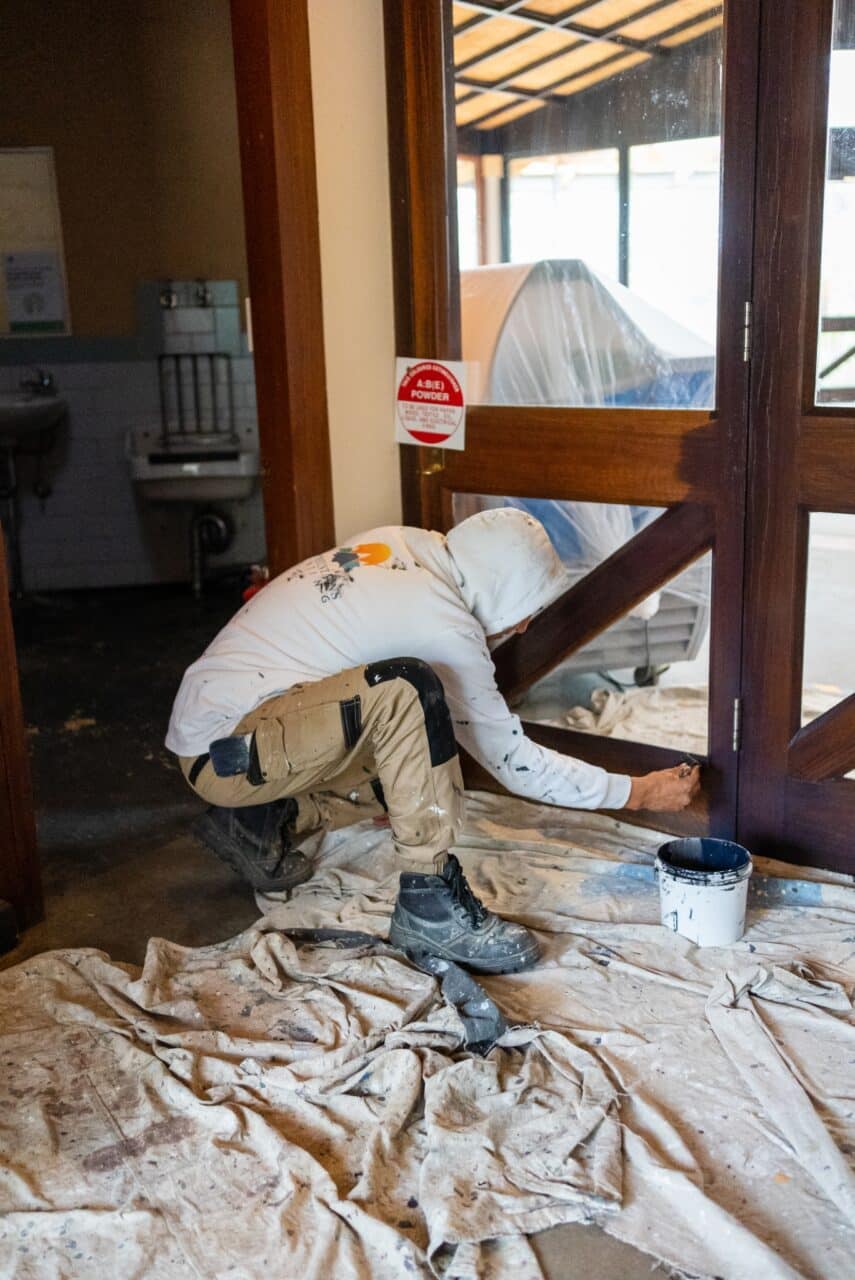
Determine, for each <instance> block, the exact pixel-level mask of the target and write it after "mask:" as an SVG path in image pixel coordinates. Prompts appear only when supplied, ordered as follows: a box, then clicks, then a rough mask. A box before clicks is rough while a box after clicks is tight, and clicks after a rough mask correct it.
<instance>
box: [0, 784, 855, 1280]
mask: <svg viewBox="0 0 855 1280" xmlns="http://www.w3.org/2000/svg"><path fill="white" fill-rule="evenodd" d="M469 812H470V816H469V821H468V824H467V827H466V831H465V835H464V838H463V840H462V842H461V845H460V846H459V848H458V853H459V855H460V857H461V859H462V861H463V863H464V865H465V867H466V870H467V873H468V874H469V876H470V879H471V880H472V882H473V884H474V886H475V888H476V890H477V891H478V892H479V893H480V894H481V895H482V896H483V897H484V899H485V900H486V901H487V902H488V903H489V904H490V905H491V906H495V907H496V908H497V909H499V910H500V911H502V912H504V913H506V914H508V915H513V916H515V917H517V918H518V919H521V920H523V921H524V922H525V923H527V924H528V925H530V926H531V927H532V928H534V929H537V930H538V931H539V935H540V937H541V940H542V942H543V947H544V959H543V962H542V964H541V965H540V966H539V967H538V968H536V969H535V970H532V971H530V972H528V973H524V974H519V975H515V976H507V977H501V978H492V979H486V980H485V981H484V988H485V991H486V992H488V993H489V995H490V996H491V997H492V998H493V999H494V1000H495V1001H496V1003H497V1004H498V1005H500V1007H501V1008H502V1010H503V1011H504V1013H505V1015H506V1017H507V1019H508V1021H509V1022H510V1023H511V1024H517V1025H513V1026H512V1027H511V1030H509V1031H508V1032H507V1033H506V1034H505V1036H504V1037H503V1039H502V1041H501V1043H500V1044H499V1045H498V1046H497V1047H496V1048H494V1049H492V1050H491V1051H490V1053H489V1054H488V1055H487V1056H486V1057H479V1056H477V1055H473V1054H470V1053H467V1052H466V1051H465V1050H464V1049H463V1048H462V1042H463V1033H462V1029H463V1024H462V1022H461V1019H460V1017H459V1016H458V1014H457V1012H456V1011H455V1010H454V1009H453V1008H451V1007H449V1006H448V1005H446V1004H445V1002H444V1001H443V1000H442V998H441V996H440V995H439V993H438V988H437V986H436V982H435V980H434V979H433V978H432V977H431V976H430V975H428V974H426V973H422V972H421V971H419V970H418V969H416V968H414V967H412V966H411V965H409V964H408V963H407V962H406V961H405V960H403V959H402V958H400V957H399V956H397V955H395V954H394V953H393V952H391V951H390V950H389V949H388V948H387V947H386V946H384V945H383V944H382V943H372V942H370V941H365V940H364V939H360V938H358V937H354V936H353V935H354V934H358V933H366V932H367V933H370V934H374V935H377V936H378V937H382V936H383V934H384V933H385V930H386V926H387V921H388V916H389V912H390V909H391V904H392V901H393V898H394V894H395V887H396V877H395V870H394V855H393V850H392V846H391V843H390V841H389V839H388V835H387V833H385V832H383V831H379V830H377V829H376V828H374V827H372V826H370V825H368V826H366V827H359V828H352V829H350V830H349V831H344V832H337V833H335V834H334V835H332V836H330V837H328V838H327V840H326V842H325V845H324V847H323V849H322V852H321V855H320V865H319V869H318V872H317V874H316V876H315V877H314V878H313V879H312V880H311V881H310V882H308V883H307V884H305V885H302V886H301V887H300V888H299V889H298V890H297V891H296V892H295V894H294V896H293V898H292V900H291V901H289V902H282V903H277V902H275V901H271V900H268V901H267V902H264V903H262V904H261V905H262V906H263V907H264V909H265V911H266V915H265V916H264V917H263V918H262V919H261V920H260V921H259V922H258V924H257V925H256V926H254V927H253V928H252V929H250V930H248V931H247V932H245V933H243V934H241V935H240V936H238V937H237V938H234V939H231V940H229V941H227V942H223V943H220V944H218V945H214V946H209V947H203V948H198V949H195V950H188V949H186V948H182V947H179V946H176V945H174V944H172V943H169V942H166V941H164V940H162V939H153V940H152V941H151V943H150V945H149V949H148V954H147V957H146V961H145V964H144V967H143V969H142V970H141V971H140V970H139V969H137V968H134V967H132V966H128V965H123V964H119V963H117V962H115V961H113V960H111V959H109V957H107V956H106V955H104V954H103V953H101V952H98V951H94V950H78V951H62V952H50V953H46V954H44V955H42V956H39V957H37V958H35V959H33V960H28V961H25V962H24V963H22V964H21V965H19V966H18V967H16V968H14V969H11V970H9V971H7V972H5V973H2V974H0V1151H2V1156H1V1157H0V1210H2V1217H0V1275H3V1276H7V1275H8V1276H14V1277H16V1280H17V1278H20V1280H31V1278H35V1277H38V1278H39V1280H42V1278H44V1277H82V1276H86V1277H102V1276H103V1277H110V1278H111V1280H113V1278H116V1280H126V1278H129V1277H157V1278H158V1280H160V1278H161V1277H169V1278H171V1277H176V1278H177V1280H178V1278H180V1280H184V1278H185V1277H187V1278H189V1277H194V1278H197V1277H213V1276H216V1277H218V1278H219V1277H233V1278H234V1280H243V1278H244V1277H246V1278H247V1280H250V1278H253V1280H254V1278H255V1277H265V1280H268V1278H272V1277H289V1278H290V1277H295V1278H296V1277H299V1280H315V1278H317V1280H327V1278H328V1277H330V1278H331V1277H335V1280H355V1278H359V1280H362V1278H363V1277H364V1278H368V1277H371V1278H372V1280H386V1278H387V1277H388V1278H389V1280H392V1278H394V1280H399V1278H400V1277H406V1276H413V1277H430V1276H431V1275H432V1274H437V1275H444V1276H447V1277H449V1280H452V1278H454V1280H463V1278H467V1280H468V1278H470V1277H472V1278H476V1277H477V1278H478V1280H500V1278H504V1277H507V1278H508V1280H510V1278H511V1277H513V1280H536V1277H538V1276H539V1275H540V1271H539V1268H538V1264H537V1261H536V1258H535V1255H534V1253H533V1251H532V1250H531V1249H530V1247H529V1246H528V1244H527V1242H526V1235H527V1234H528V1233H532V1232H535V1231H539V1230H541V1229H542V1228H545V1227H548V1226H551V1225H553V1224H557V1223H565V1222H576V1221H594V1222H598V1223H600V1224H601V1225H602V1226H603V1227H604V1228H605V1229H606V1230H607V1231H609V1232H611V1233H612V1234H613V1235H615V1236H617V1237H618V1238H620V1239H621V1240H624V1241H627V1242H629V1243H631V1244H633V1245H636V1246H637V1247H639V1248H641V1249H643V1250H646V1251H648V1252H649V1253H650V1254H651V1255H652V1256H653V1258H654V1259H661V1260H664V1262H665V1263H666V1264H667V1266H668V1267H669V1268H670V1269H671V1270H672V1271H673V1272H675V1273H677V1274H686V1275H693V1276H720V1277H725V1278H726V1280H743V1278H744V1280H759V1278H760V1277H763V1280H783V1278H785V1277H786V1278H787V1280H793V1278H795V1277H823V1278H828V1280H832V1278H833V1280H841V1278H842V1277H845V1276H848V1275H851V1274H852V1259H853V1257H855V1180H853V1176H852V1171H851V1167H850V1165H851V1158H852V1156H853V1154H855V1101H853V1093H855V1088H853V1085H855V1066H853V1063H855V1030H853V1026H852V1021H851V992H852V985H853V976H855V973H853V952H855V888H853V886H852V884H851V881H849V880H848V879H847V878H845V877H842V876H834V875H831V874H824V873H804V872H799V871H797V869H795V868H788V867H785V866H783V865H780V864H771V863H761V864H759V866H758V872H759V874H758V873H755V878H754V885H753V897H752V905H751V911H750V918H749V929H748V932H747V934H746V937H745V939H744V941H743V942H741V943H739V944H738V945H736V946H735V947H733V948H730V949H727V950H703V951H702V950H698V949H697V948H695V947H694V946H693V945H692V944H690V943H688V942H686V941H685V940H683V939H681V938H679V937H678V936H676V935H674V934H671V933H669V932H666V931H665V930H663V929H662V928H661V927H660V926H659V924H658V923H657V919H658V912H657V907H658V897H657V889H656V883H655V879H654V872H653V866H652V856H653V853H654V850H655V848H656V845H657V843H658V839H657V836H656V835H655V833H651V832H644V831H640V830H638V829H633V828H631V827H628V826H626V825H624V824H621V823H618V822H615V821H613V820H610V819H606V818H604V817H600V816H598V815H591V814H584V813H576V814H571V813H566V812H562V811H558V810H554V809H547V808H539V807H536V806H532V805H526V804H522V803H519V802H514V801H507V800H506V801H499V800H496V799H493V798H488V797H484V796H473V797H470V802H469ZM200 892H204V888H200ZM307 929H310V930H311V929H337V930H344V931H347V933H348V934H349V935H350V936H349V937H346V938H344V939H343V940H342V939H339V945H336V944H334V943H332V942H318V941H317V940H315V941H306V940H305V934H303V935H299V934H296V935H294V936H290V937H289V936H288V931H294V930H307Z"/></svg>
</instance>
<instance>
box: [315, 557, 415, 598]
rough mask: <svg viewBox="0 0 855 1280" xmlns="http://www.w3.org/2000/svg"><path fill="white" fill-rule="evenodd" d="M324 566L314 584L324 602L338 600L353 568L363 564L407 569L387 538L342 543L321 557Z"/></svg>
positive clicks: (351, 575)
mask: <svg viewBox="0 0 855 1280" xmlns="http://www.w3.org/2000/svg"><path fill="white" fill-rule="evenodd" d="M320 562H321V565H322V566H323V569H322V572H321V573H320V576H319V577H317V578H315V586H316V587H317V588H318V590H319V591H320V593H321V604H329V602H330V601H331V600H338V598H339V596H340V595H341V593H342V591H343V590H344V588H345V587H346V586H347V584H348V583H349V582H353V580H354V579H353V572H354V570H355V569H359V568H360V567H361V566H363V565H381V564H382V565H383V566H384V567H385V568H387V569H406V567H407V566H406V565H405V564H404V561H403V560H401V559H400V557H399V556H393V555H392V548H391V547H387V545H386V543H385V542H358V543H357V544H356V546H354V547H339V548H338V549H337V550H336V551H330V552H328V553H327V555H325V556H322V557H320Z"/></svg>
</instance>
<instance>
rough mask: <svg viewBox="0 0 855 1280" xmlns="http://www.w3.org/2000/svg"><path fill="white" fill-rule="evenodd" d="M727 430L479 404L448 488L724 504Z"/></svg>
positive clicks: (663, 413)
mask: <svg viewBox="0 0 855 1280" xmlns="http://www.w3.org/2000/svg"><path fill="white" fill-rule="evenodd" d="M722 431H723V428H722V426H721V424H720V423H719V422H718V421H717V419H716V418H715V417H713V415H711V414H710V413H709V412H708V411H707V410H691V409H689V410H679V409H674V410H671V409H644V410H633V409H594V410H592V409H589V408H572V409H566V408H556V407H552V406H541V405H536V406H523V407H520V408H517V407H515V406H510V405H473V406H472V407H470V408H469V409H468V410H467V415H466V437H467V439H466V449H465V450H464V451H462V452H460V453H451V452H449V453H447V454H446V455H445V459H444V469H443V472H442V477H441V480H442V485H443V487H445V488H447V489H449V490H452V491H458V492H462V493H489V494H507V495H510V496H513V497H538V498H575V499H578V500H580V501H582V500H586V501H591V502H625V503H636V504H639V505H653V506H669V505H671V504H673V503H677V502H683V501H686V500H690V501H697V502H714V501H715V500H716V496H717V493H718V487H717V486H718V473H719V471H720V468H721V443H720V442H721V438H722Z"/></svg>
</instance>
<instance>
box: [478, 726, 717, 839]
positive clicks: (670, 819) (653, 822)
mask: <svg viewBox="0 0 855 1280" xmlns="http://www.w3.org/2000/svg"><path fill="white" fill-rule="evenodd" d="M523 728H524V729H525V731H526V733H527V734H528V736H529V737H530V738H531V739H532V740H533V741H534V742H539V743H540V744H541V746H544V747H549V748H550V749H551V750H552V751H558V752H560V753H561V755H565V756H573V757H575V758H576V759H578V760H584V761H585V762H586V763H588V764H594V765H599V767H600V768H601V769H607V770H608V772H609V773H625V774H629V775H630V776H633V775H635V776H637V775H639V774H643V773H651V772H653V771H654V770H656V769H669V768H673V766H674V765H676V764H679V763H680V761H681V760H682V759H683V758H684V756H685V753H684V752H681V751H680V750H679V749H678V748H676V747H675V748H673V749H672V748H669V747H658V746H654V745H653V743H649V742H628V741H626V740H624V739H620V738H607V737H604V736H603V735H602V734H596V733H580V732H578V731H577V730H575V729H561V728H558V727H556V726H553V725H545V724H535V723H533V722H529V721H526V722H524V724H523ZM704 774H705V778H706V777H707V776H708V766H707V767H705V770H704ZM463 777H464V781H465V783H466V786H467V787H469V788H470V789H473V790H481V791H492V792H495V793H497V794H500V795H507V794H509V793H508V792H507V790H506V789H505V788H504V787H503V786H502V785H501V784H500V783H499V782H497V781H496V779H495V778H494V777H493V776H492V774H490V773H488V772H487V770H486V769H485V768H484V766H483V765H480V764H478V763H477V762H476V761H475V760H473V759H472V757H471V756H467V755H465V754H464V755H463ZM615 816H616V817H620V818H621V820H622V821H624V822H627V821H629V822H632V824H633V825H635V826H640V827H653V828H654V829H655V830H662V831H669V832H672V833H673V834H674V835H687V836H695V835H705V834H706V833H707V832H708V831H709V829H710V812H709V800H708V796H707V792H706V790H705V791H704V792H702V793H701V794H699V795H698V796H697V797H696V799H695V800H694V801H693V803H692V805H691V807H690V808H688V809H687V810H685V811H684V812H683V813H667V814H666V813H655V812H653V811H649V812H647V811H635V810H633V812H632V813H631V814H628V813H627V812H626V810H625V809H622V810H620V811H619V812H618V813H616V814H615Z"/></svg>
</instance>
